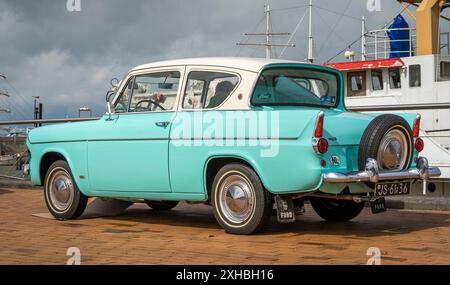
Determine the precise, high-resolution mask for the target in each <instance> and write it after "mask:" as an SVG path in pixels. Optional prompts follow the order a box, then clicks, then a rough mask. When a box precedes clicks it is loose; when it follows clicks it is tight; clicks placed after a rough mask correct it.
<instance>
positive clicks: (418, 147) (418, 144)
mask: <svg viewBox="0 0 450 285" xmlns="http://www.w3.org/2000/svg"><path fill="white" fill-rule="evenodd" d="M414 146H415V148H416V150H417V152H421V151H422V150H423V148H424V147H425V143H424V141H423V139H421V138H417V139H416V142H415V143H414Z"/></svg>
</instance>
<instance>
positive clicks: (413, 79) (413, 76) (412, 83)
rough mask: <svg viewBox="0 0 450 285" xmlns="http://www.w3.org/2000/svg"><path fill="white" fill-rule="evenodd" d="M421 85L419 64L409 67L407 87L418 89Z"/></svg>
mask: <svg viewBox="0 0 450 285" xmlns="http://www.w3.org/2000/svg"><path fill="white" fill-rule="evenodd" d="M421 85H422V81H421V74H420V64H414V65H410V66H409V87H420V86H421Z"/></svg>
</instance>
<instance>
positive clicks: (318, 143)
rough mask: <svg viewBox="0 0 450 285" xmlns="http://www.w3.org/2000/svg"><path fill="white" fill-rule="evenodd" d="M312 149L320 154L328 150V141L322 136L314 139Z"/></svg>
mask: <svg viewBox="0 0 450 285" xmlns="http://www.w3.org/2000/svg"><path fill="white" fill-rule="evenodd" d="M314 150H315V151H316V152H317V153H320V154H324V153H326V152H327V151H328V141H327V140H326V139H324V138H318V139H315V143H314Z"/></svg>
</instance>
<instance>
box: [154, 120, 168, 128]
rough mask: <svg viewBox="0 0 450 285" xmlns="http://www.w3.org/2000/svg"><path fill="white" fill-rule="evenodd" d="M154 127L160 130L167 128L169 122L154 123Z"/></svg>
mask: <svg viewBox="0 0 450 285" xmlns="http://www.w3.org/2000/svg"><path fill="white" fill-rule="evenodd" d="M155 125H156V126H158V127H161V128H167V126H168V125H170V122H169V121H164V122H156V123H155Z"/></svg>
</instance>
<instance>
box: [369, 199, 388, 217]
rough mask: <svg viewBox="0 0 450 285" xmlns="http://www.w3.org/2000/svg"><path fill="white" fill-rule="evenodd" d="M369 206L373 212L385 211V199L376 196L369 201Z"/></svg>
mask: <svg viewBox="0 0 450 285" xmlns="http://www.w3.org/2000/svg"><path fill="white" fill-rule="evenodd" d="M370 207H371V208H372V213H373V214H379V213H383V212H386V200H385V199H384V197H378V198H376V199H374V200H372V201H370Z"/></svg>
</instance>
